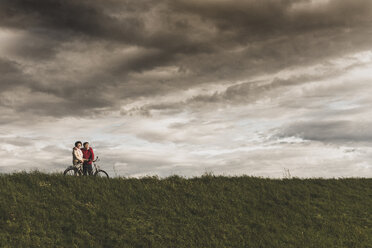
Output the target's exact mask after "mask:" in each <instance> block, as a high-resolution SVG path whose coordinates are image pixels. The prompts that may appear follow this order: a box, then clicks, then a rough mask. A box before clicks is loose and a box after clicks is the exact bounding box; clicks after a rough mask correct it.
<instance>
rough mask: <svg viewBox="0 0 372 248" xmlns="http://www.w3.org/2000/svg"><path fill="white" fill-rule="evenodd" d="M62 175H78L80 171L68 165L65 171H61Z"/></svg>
mask: <svg viewBox="0 0 372 248" xmlns="http://www.w3.org/2000/svg"><path fill="white" fill-rule="evenodd" d="M63 175H65V176H80V173H79V170H78V169H77V168H76V167H74V166H70V167H68V168H67V169H66V170H65V172H63Z"/></svg>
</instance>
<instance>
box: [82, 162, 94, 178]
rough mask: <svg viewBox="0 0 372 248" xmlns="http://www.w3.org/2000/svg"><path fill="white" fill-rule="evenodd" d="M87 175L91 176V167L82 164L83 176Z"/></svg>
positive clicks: (90, 165)
mask: <svg viewBox="0 0 372 248" xmlns="http://www.w3.org/2000/svg"><path fill="white" fill-rule="evenodd" d="M87 173H88V174H89V175H93V167H92V164H83V175H84V176H86V175H87Z"/></svg>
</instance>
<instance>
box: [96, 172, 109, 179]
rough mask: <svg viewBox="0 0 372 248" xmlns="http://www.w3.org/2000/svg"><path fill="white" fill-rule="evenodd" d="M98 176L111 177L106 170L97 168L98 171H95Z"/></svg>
mask: <svg viewBox="0 0 372 248" xmlns="http://www.w3.org/2000/svg"><path fill="white" fill-rule="evenodd" d="M94 175H95V176H96V177H103V178H109V175H108V174H107V172H106V171H104V170H97V171H96V173H94Z"/></svg>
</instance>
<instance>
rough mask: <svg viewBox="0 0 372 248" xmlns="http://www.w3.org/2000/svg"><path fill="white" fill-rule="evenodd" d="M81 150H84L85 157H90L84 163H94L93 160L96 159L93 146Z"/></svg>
mask: <svg viewBox="0 0 372 248" xmlns="http://www.w3.org/2000/svg"><path fill="white" fill-rule="evenodd" d="M81 151H82V152H83V158H85V159H89V161H84V164H92V161H93V160H94V153H93V149H92V147H89V149H88V150H87V149H85V148H81Z"/></svg>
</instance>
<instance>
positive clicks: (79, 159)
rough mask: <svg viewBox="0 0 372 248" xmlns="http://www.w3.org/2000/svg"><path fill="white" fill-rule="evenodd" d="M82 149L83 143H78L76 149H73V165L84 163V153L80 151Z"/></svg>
mask: <svg viewBox="0 0 372 248" xmlns="http://www.w3.org/2000/svg"><path fill="white" fill-rule="evenodd" d="M81 147H82V143H81V141H76V142H75V147H74V148H72V164H73V165H74V166H76V165H78V164H79V163H83V162H84V158H83V153H82V151H81V150H80V148H81Z"/></svg>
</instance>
